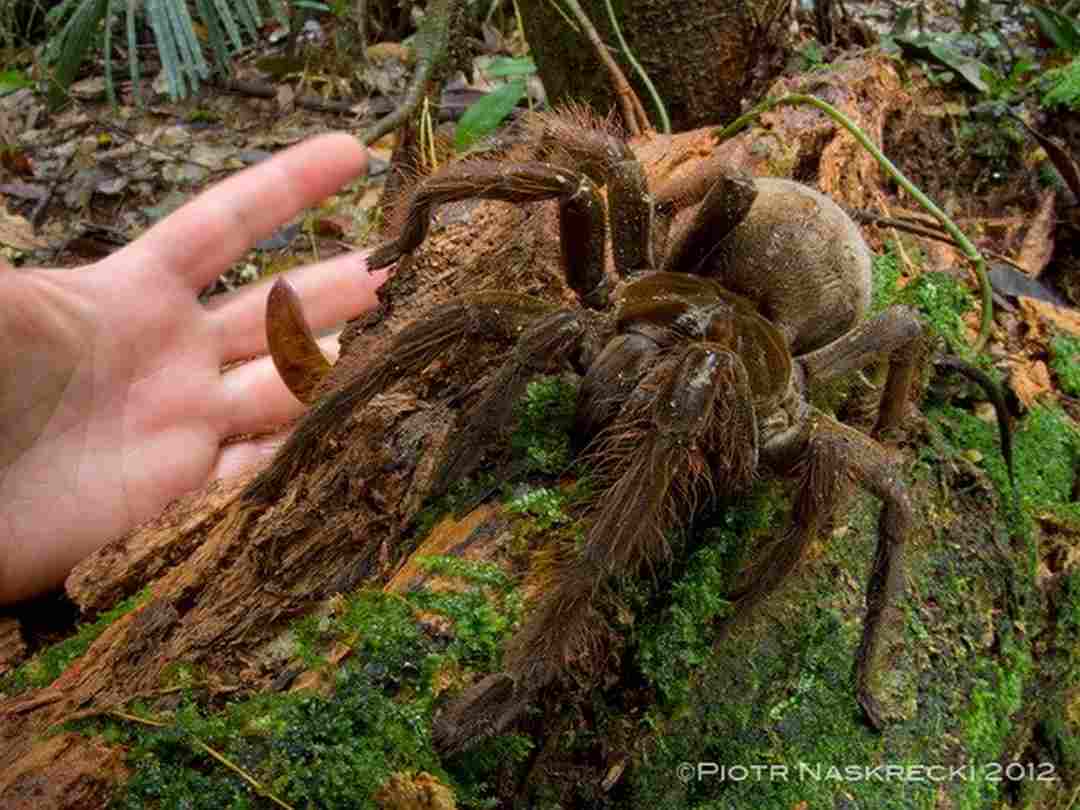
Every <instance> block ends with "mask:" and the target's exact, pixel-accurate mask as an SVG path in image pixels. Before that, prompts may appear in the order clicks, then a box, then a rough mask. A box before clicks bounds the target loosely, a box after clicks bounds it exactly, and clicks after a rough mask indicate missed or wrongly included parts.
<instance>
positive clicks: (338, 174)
mask: <svg viewBox="0 0 1080 810" xmlns="http://www.w3.org/2000/svg"><path fill="white" fill-rule="evenodd" d="M365 171H367V150H366V149H364V147H363V146H361V144H360V142H359V141H358V140H356V138H354V137H352V136H351V135H349V134H347V133H344V132H337V133H332V134H328V135H320V136H318V137H315V138H311V139H310V140H307V141H304V142H303V143H300V144H297V145H296V146H292V147H289V148H288V149H286V150H285V151H284V152H281V153H280V154H278V155H275V156H274V157H273V158H271V159H270V160H267V161H264V162H262V163H259V164H258V165H256V166H252V167H251V168H249V169H245V170H244V171H242V172H240V173H239V174H237V175H235V176H234V177H230V178H229V179H227V180H224V181H222V182H221V183H219V184H218V185H216V186H214V187H213V188H211V189H210V190H209V191H205V192H203V193H202V194H200V195H199V196H198V197H196V198H195V199H194V200H192V201H191V202H189V203H187V204H186V205H184V206H183V207H182V208H180V209H179V210H178V211H176V212H175V213H173V214H171V215H169V216H168V217H166V218H165V219H164V220H162V221H161V222H159V223H158V224H157V225H155V226H154V227H153V228H151V229H150V230H149V231H147V233H146V234H145V235H144V236H142V237H141V238H139V239H137V240H136V241H134V242H132V243H131V244H130V245H128V246H127V247H125V248H124V249H123V250H122V251H120V252H119V253H118V254H115V255H116V257H117V258H120V257H121V256H122V257H123V258H124V259H125V260H126V261H125V265H126V266H129V267H136V268H139V270H140V272H146V270H147V268H155V269H157V270H159V271H163V272H166V273H171V274H176V275H177V276H178V277H180V278H182V279H183V280H184V281H185V282H186V283H187V284H189V285H190V286H191V288H192V289H193V290H201V289H202V288H203V287H205V286H206V285H207V284H209V283H210V282H211V281H213V280H214V279H215V278H217V277H218V276H219V275H221V273H222V272H223V271H224V270H225V269H226V268H227V267H228V266H229V265H230V264H232V263H233V262H234V261H236V260H237V259H239V258H241V257H242V256H243V255H244V254H245V253H246V252H247V251H248V250H249V249H250V248H251V246H252V245H254V244H255V243H256V242H258V241H259V240H260V239H264V238H265V237H267V236H269V235H270V234H271V233H273V231H274V229H275V228H277V227H278V226H279V225H281V224H282V223H283V222H286V221H288V220H290V219H292V217H294V216H295V215H296V214H298V213H299V212H300V211H302V210H303V209H304V208H306V207H308V206H309V205H312V204H314V203H316V202H318V201H320V200H322V199H323V198H325V197H327V196H329V195H330V194H332V193H334V192H335V191H337V190H338V189H340V188H341V186H343V185H344V184H345V183H347V182H348V181H349V180H351V179H353V178H354V177H356V176H358V175H361V174H363V173H364V172H365Z"/></svg>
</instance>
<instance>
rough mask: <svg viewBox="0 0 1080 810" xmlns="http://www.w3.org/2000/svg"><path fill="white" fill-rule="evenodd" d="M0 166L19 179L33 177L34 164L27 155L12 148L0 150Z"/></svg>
mask: <svg viewBox="0 0 1080 810" xmlns="http://www.w3.org/2000/svg"><path fill="white" fill-rule="evenodd" d="M0 166H3V167H4V168H5V169H7V170H8V171H9V172H11V173H12V174H15V175H19V176H20V177H33V176H34V163H33V161H32V160H30V155H29V153H28V152H26V151H25V150H24V149H19V148H17V147H14V146H8V147H5V148H3V149H0Z"/></svg>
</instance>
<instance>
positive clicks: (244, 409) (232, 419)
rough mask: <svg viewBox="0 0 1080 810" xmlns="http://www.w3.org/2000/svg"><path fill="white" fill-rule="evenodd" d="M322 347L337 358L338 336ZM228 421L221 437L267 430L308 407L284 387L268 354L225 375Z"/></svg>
mask: <svg viewBox="0 0 1080 810" xmlns="http://www.w3.org/2000/svg"><path fill="white" fill-rule="evenodd" d="M319 348H320V349H322V351H323V352H324V353H325V354H326V355H327V357H329V358H330V360H331V362H333V361H334V360H336V359H337V354H338V339H337V335H331V336H329V337H324V338H322V339H321V340H320V341H319ZM222 386H223V389H224V396H225V402H224V413H225V414H226V416H225V424H224V425H223V427H222V430H221V435H222V436H236V435H239V434H244V433H265V432H266V431H268V430H273V429H274V428H277V427H280V426H281V425H283V424H285V423H286V422H290V421H292V420H293V419H296V418H297V417H298V416H300V415H301V414H302V413H304V411H306V410H307V406H306V405H304V404H303V403H302V402H300V400H298V399H297V398H296V397H294V396H293V395H292V394H291V393H290V392H289V389H288V388H286V387H285V383H284V382H282V380H281V377H280V376H278V373H277V369H276V368H274V363H273V361H272V360H271V359H270V358H269V357H260V358H259V359H258V360H252V361H251V362H250V363H242V364H240V365H238V366H236V367H234V368H231V369H229V370H228V371H226V372H225V373H224V374H223V375H222Z"/></svg>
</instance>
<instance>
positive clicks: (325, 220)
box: [311, 215, 353, 239]
mask: <svg viewBox="0 0 1080 810" xmlns="http://www.w3.org/2000/svg"><path fill="white" fill-rule="evenodd" d="M352 225H353V220H352V219H350V218H349V217H345V216H335V215H330V216H325V217H319V218H318V219H316V220H315V221H314V222H312V223H311V230H312V233H314V234H315V235H316V236H322V237H326V238H327V239H343V238H344V237H345V233H346V232H347V231H348V229H349V228H351V227H352Z"/></svg>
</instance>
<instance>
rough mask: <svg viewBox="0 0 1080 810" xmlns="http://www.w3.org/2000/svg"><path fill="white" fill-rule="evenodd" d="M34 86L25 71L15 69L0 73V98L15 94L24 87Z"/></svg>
mask: <svg viewBox="0 0 1080 810" xmlns="http://www.w3.org/2000/svg"><path fill="white" fill-rule="evenodd" d="M32 85H33V82H32V81H31V80H30V77H29V76H27V75H26V72H25V71H23V70H14V69H13V70H2V71H0V96H6V95H8V94H9V93H14V92H15V91H16V90H21V89H22V88H24V87H30V86H32Z"/></svg>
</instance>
